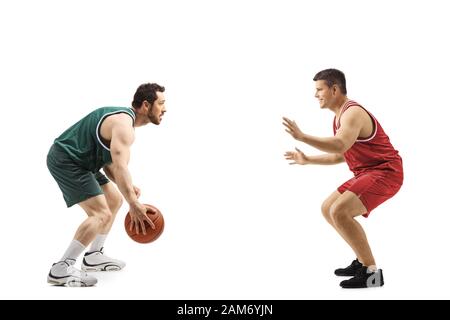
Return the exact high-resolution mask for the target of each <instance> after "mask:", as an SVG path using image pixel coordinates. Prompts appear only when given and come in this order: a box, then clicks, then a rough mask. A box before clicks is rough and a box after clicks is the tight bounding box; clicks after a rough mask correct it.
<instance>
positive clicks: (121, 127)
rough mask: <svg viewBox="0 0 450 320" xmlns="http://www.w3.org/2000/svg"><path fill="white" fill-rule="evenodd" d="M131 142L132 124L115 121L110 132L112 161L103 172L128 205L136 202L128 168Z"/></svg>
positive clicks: (132, 137)
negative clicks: (115, 185)
mask: <svg viewBox="0 0 450 320" xmlns="http://www.w3.org/2000/svg"><path fill="white" fill-rule="evenodd" d="M133 142H134V130H133V127H132V125H131V124H130V123H127V122H125V121H119V120H118V121H116V122H115V123H114V125H113V127H112V134H111V158H112V163H111V164H110V165H109V166H105V173H106V174H107V175H108V173H110V174H111V176H112V177H113V179H114V182H115V183H116V184H117V186H118V187H119V190H120V192H121V193H122V195H123V196H124V198H125V200H126V201H127V202H128V203H129V204H130V205H131V204H132V203H134V202H137V197H136V194H135V193H134V189H133V183H132V179H131V174H130V172H129V170H128V162H129V161H130V148H131V145H132V144H133ZM108 177H109V175H108Z"/></svg>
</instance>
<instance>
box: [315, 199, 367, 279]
mask: <svg viewBox="0 0 450 320" xmlns="http://www.w3.org/2000/svg"><path fill="white" fill-rule="evenodd" d="M340 196H341V193H340V192H339V191H334V192H333V193H332V194H331V195H330V196H329V197H328V198H327V199H325V201H324V202H323V203H322V208H321V209H322V214H323V216H324V218H325V220H327V222H328V223H329V224H330V225H331V226H332V227H333V228H334V229H335V230H336V232H337V233H339V235H340V236H341V237H342V238H343V239H344V240H346V239H345V238H344V236H343V235H342V234H341V233H340V231H339V229H337V228H336V227H335V225H334V221H333V219H332V217H331V210H330V209H331V206H332V205H333V203H334V202H335V201H336V200H337V199H338V198H339V197H340ZM347 243H348V242H347ZM348 244H349V243H348ZM349 245H350V244H349ZM361 267H362V264H361V263H360V262H359V260H358V258H356V259H355V260H353V261H352V262H351V263H350V265H349V266H347V267H344V268H338V269H336V270H335V271H334V274H335V275H337V276H354V275H355V274H356V271H358V270H359V269H361Z"/></svg>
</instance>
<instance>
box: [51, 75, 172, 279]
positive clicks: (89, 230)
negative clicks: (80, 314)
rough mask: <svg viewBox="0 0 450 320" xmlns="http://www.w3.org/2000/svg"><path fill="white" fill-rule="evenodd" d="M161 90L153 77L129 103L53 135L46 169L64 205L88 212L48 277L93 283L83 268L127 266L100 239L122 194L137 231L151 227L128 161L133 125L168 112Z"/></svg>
mask: <svg viewBox="0 0 450 320" xmlns="http://www.w3.org/2000/svg"><path fill="white" fill-rule="evenodd" d="M164 91H165V89H164V87H162V86H160V85H158V84H156V83H146V84H142V85H141V86H139V88H138V89H137V91H136V93H135V95H134V99H133V102H132V107H131V108H126V107H103V108H99V109H96V110H94V111H93V112H91V113H90V114H88V115H87V116H85V117H84V118H83V119H81V120H80V121H78V122H77V123H75V124H74V125H73V126H71V127H70V128H69V129H67V130H66V131H65V132H63V133H62V134H61V135H60V136H59V137H58V138H56V139H55V141H54V143H53V145H52V147H51V148H50V151H49V153H48V155H47V166H48V169H49V170H50V173H51V174H52V176H53V177H54V178H55V180H56V182H57V183H58V186H59V188H60V189H61V191H62V193H63V196H64V200H65V201H66V204H67V207H71V206H72V205H74V204H78V205H79V206H80V207H81V208H83V210H84V211H85V212H86V214H87V219H86V220H84V221H83V223H81V225H80V226H79V227H78V230H77V231H76V233H75V236H74V239H73V240H72V242H71V243H70V245H69V247H68V248H67V250H66V251H65V253H64V255H63V256H62V258H61V259H60V261H59V262H57V263H54V264H53V266H52V268H51V269H50V272H49V274H48V277H47V281H48V282H49V283H52V284H56V285H66V286H92V285H94V284H95V283H97V279H96V278H94V277H92V276H90V275H88V274H87V273H86V271H109V270H120V269H122V268H123V267H125V263H124V262H123V261H120V260H117V259H112V258H110V257H108V256H106V255H105V254H104V253H103V244H104V242H105V239H106V236H107V234H108V232H109V230H110V229H111V226H112V224H113V222H114V218H115V216H116V214H117V212H118V211H119V209H120V207H121V205H122V201H123V200H122V197H123V198H125V200H126V201H127V202H128V204H129V206H130V209H129V212H130V215H131V218H132V223H131V227H132V228H135V229H136V232H138V233H139V232H143V233H144V234H145V233H146V230H145V224H144V222H145V221H147V222H148V223H149V225H150V226H151V227H152V228H154V225H153V222H152V221H151V220H150V219H149V218H148V217H147V215H146V211H147V210H148V208H146V207H144V205H142V204H141V203H140V202H139V201H138V198H139V195H140V190H139V188H137V187H136V186H134V185H133V183H132V179H131V175H130V172H129V171H128V161H129V159H130V147H131V145H132V143H133V141H134V128H135V127H141V126H144V125H146V124H149V123H153V124H156V125H159V124H160V123H161V119H162V116H163V115H164V113H165V112H166V107H165V105H164V103H165V98H164V94H163V93H164ZM100 169H103V171H104V173H105V174H106V176H105V175H104V174H103V173H101V172H100ZM108 178H109V179H108ZM110 181H112V182H114V183H115V184H116V185H117V187H118V190H117V188H116V187H115V186H114V184H113V183H111V182H110ZM89 244H91V246H90V248H89V250H88V251H87V252H86V253H85V255H84V258H83V262H82V264H81V269H82V270H78V269H76V268H75V267H74V264H75V262H76V259H77V258H78V257H79V255H80V254H81V253H82V252H83V251H84V250H85V248H86V247H87V246H88V245H89Z"/></svg>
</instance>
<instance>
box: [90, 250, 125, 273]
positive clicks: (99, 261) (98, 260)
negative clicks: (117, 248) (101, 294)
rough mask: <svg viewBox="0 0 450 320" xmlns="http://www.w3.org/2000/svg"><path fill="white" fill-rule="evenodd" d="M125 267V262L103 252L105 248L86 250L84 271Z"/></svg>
mask: <svg viewBox="0 0 450 320" xmlns="http://www.w3.org/2000/svg"><path fill="white" fill-rule="evenodd" d="M124 267H125V262H123V261H120V260H117V259H113V258H110V257H108V256H107V255H105V254H103V248H101V249H100V251H93V252H86V253H85V254H84V258H83V263H82V264H81V270H83V271H118V270H122V269H123V268H124Z"/></svg>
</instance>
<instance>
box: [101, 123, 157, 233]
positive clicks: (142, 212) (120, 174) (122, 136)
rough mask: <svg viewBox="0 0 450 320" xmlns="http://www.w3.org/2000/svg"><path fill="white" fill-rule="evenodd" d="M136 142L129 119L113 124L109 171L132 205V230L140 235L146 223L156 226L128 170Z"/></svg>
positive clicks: (144, 231)
mask: <svg viewBox="0 0 450 320" xmlns="http://www.w3.org/2000/svg"><path fill="white" fill-rule="evenodd" d="M133 142H134V130H133V126H132V124H131V122H130V121H129V119H126V120H125V119H123V120H122V119H120V118H118V120H117V121H116V122H115V123H114V124H113V126H112V133H111V149H110V151H111V158H112V163H111V164H110V165H109V166H108V169H107V170H110V171H111V172H112V175H113V177H114V179H115V183H116V184H117V187H118V188H119V191H120V193H122V195H123V197H124V198H125V200H126V201H127V202H128V204H129V205H130V211H129V212H130V215H131V224H130V229H132V228H133V227H134V228H135V229H136V233H139V226H140V227H141V230H142V231H143V233H144V234H146V228H145V224H144V221H147V222H148V223H149V224H150V226H151V227H152V228H153V229H154V228H155V226H154V224H153V222H152V221H151V219H150V218H149V217H148V216H147V214H146V213H147V208H146V207H145V206H143V205H142V204H141V203H139V201H138V195H137V193H136V191H135V188H134V187H133V183H132V179H131V174H130V172H129V170H128V162H129V161H130V148H131V145H132V144H133Z"/></svg>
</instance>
